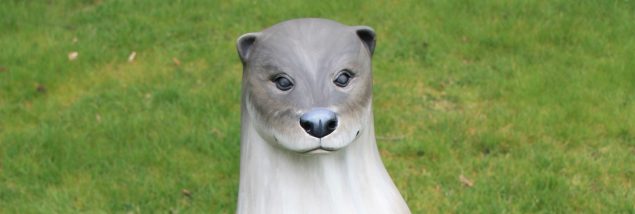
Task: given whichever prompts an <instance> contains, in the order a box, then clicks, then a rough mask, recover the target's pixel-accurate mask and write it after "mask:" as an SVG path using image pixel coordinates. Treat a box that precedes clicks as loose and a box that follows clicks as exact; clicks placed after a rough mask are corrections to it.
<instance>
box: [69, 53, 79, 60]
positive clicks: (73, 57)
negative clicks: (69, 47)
mask: <svg viewBox="0 0 635 214" xmlns="http://www.w3.org/2000/svg"><path fill="white" fill-rule="evenodd" d="M78 56H79V53H78V52H77V51H73V52H70V53H68V60H70V61H73V60H76V59H77V57H78Z"/></svg>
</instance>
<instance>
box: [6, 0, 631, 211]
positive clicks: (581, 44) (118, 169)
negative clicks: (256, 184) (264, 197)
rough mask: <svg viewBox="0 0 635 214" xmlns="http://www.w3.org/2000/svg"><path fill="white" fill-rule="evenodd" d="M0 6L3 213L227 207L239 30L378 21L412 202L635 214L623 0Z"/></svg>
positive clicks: (378, 80)
mask: <svg viewBox="0 0 635 214" xmlns="http://www.w3.org/2000/svg"><path fill="white" fill-rule="evenodd" d="M0 14H3V15H2V19H0V29H1V32H0V47H1V49H2V51H0V213H77V212H90V213H92V212H106V213H111V212H116V213H120V212H133V213H148V212H168V211H169V212H185V213H201V212H205V213H210V212H211V213H232V212H234V210H235V207H236V204H235V201H236V194H237V188H238V170H239V169H238V162H239V149H240V148H239V131H240V128H239V123H240V122H239V115H240V110H239V109H240V108H239V107H240V78H241V66H240V63H239V60H238V58H237V55H236V53H235V49H234V42H235V39H236V38H237V37H238V36H239V35H241V34H243V33H246V32H251V31H258V30H261V29H263V28H265V27H267V26H270V25H272V24H275V23H277V22H280V21H282V20H286V19H290V18H297V17H325V18H330V19H335V20H338V21H340V22H343V23H345V24H349V25H360V24H363V25H369V26H372V27H374V28H375V30H376V31H377V34H378V46H377V49H376V52H375V53H376V54H375V57H374V69H375V70H374V74H375V88H374V109H375V120H376V121H375V123H376V129H377V134H378V138H379V141H378V144H379V147H380V149H381V153H382V155H383V159H384V162H385V164H386V166H387V168H388V170H389V172H390V173H391V175H392V177H393V179H394V180H395V182H396V184H397V185H398V187H399V189H400V190H401V192H402V195H403V196H404V197H405V198H406V201H407V203H408V204H409V206H410V208H411V209H412V211H413V213H422V212H432V213H466V212H468V213H474V212H475V213H572V212H574V213H578V212H589V213H635V205H634V203H633V202H634V201H635V186H634V185H635V184H634V183H633V181H635V70H634V69H635V63H634V62H635V61H634V60H633V56H635V37H634V36H633V35H635V25H633V22H632V20H635V1H633V0H620V1H617V0H616V1H599V0H583V1H564V0H555V1H504V0H486V1H436V0H426V1H374V2H369V1H348V2H336V1H329V2H322V3H320V4H304V3H300V2H296V1H288V2H269V1H258V2H255V1H254V2H251V1H232V2H229V1H219V2H216V1H208V2H203V1H193V0H191V1H190V0H177V1H152V0H139V1H123V0H112V1H107V0H104V1H99V0H96V1H88V0H84V1H13V0H8V1H2V2H1V3H0ZM73 51H77V52H78V57H77V59H76V60H72V61H71V60H69V59H68V54H69V53H70V52H73ZM133 51H134V52H136V53H137V55H136V58H135V60H134V61H133V62H128V57H129V55H130V54H131V52H133ZM461 177H463V178H464V179H460V178H461ZM468 183H471V184H472V185H471V186H470V185H468Z"/></svg>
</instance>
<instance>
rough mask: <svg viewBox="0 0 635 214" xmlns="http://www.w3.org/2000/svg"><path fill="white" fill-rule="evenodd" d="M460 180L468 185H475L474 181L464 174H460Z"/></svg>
mask: <svg viewBox="0 0 635 214" xmlns="http://www.w3.org/2000/svg"><path fill="white" fill-rule="evenodd" d="M459 180H460V181H461V183H463V185H465V186H467V187H472V186H474V181H472V180H470V179H469V178H467V177H465V176H464V175H461V176H459Z"/></svg>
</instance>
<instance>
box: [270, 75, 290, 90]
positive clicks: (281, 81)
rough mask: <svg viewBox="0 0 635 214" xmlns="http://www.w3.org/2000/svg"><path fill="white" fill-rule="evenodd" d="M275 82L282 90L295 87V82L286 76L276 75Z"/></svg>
mask: <svg viewBox="0 0 635 214" xmlns="http://www.w3.org/2000/svg"><path fill="white" fill-rule="evenodd" d="M273 82H274V83H276V87H277V88H278V89H280V90H282V91H288V90H289V89H291V88H293V82H291V80H289V78H286V77H284V76H278V77H275V78H274V79H273Z"/></svg>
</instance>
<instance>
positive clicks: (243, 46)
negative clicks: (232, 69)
mask: <svg viewBox="0 0 635 214" xmlns="http://www.w3.org/2000/svg"><path fill="white" fill-rule="evenodd" d="M258 35H260V33H246V34H244V35H242V36H240V37H238V40H237V41H236V49H238V56H239V57H240V60H241V61H242V62H243V63H245V62H247V59H248V57H249V52H250V51H251V47H252V46H253V45H254V43H255V42H256V38H258Z"/></svg>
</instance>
